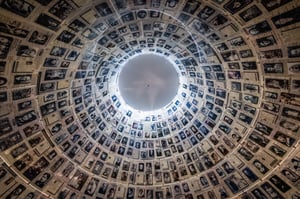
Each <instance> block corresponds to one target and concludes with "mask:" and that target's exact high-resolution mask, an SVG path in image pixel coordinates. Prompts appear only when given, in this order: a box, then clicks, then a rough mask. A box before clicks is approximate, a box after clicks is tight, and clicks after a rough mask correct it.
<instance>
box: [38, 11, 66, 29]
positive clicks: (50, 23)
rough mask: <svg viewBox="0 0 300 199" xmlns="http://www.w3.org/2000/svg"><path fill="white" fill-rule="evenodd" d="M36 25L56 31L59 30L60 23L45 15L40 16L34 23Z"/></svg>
mask: <svg viewBox="0 0 300 199" xmlns="http://www.w3.org/2000/svg"><path fill="white" fill-rule="evenodd" d="M35 22H36V23H37V24H39V25H41V26H44V27H45V28H48V29H50V30H53V31H57V30H58V29H59V25H60V23H61V22H60V21H58V20H56V19H54V18H53V17H50V16H49V15H47V14H44V13H42V14H40V15H39V16H38V18H37V19H36V21H35Z"/></svg>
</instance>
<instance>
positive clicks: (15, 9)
mask: <svg viewBox="0 0 300 199" xmlns="http://www.w3.org/2000/svg"><path fill="white" fill-rule="evenodd" d="M0 6H1V7H2V8H4V9H6V10H9V11H10V12H12V13H14V14H17V15H20V16H22V17H28V16H29V15H30V13H31V12H32V11H33V10H34V8H35V7H34V6H33V5H32V4H30V3H29V2H27V1H25V0H19V1H11V0H4V1H2V3H1V4H0Z"/></svg>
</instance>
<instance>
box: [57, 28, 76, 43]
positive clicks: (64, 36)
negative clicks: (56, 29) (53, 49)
mask: <svg viewBox="0 0 300 199" xmlns="http://www.w3.org/2000/svg"><path fill="white" fill-rule="evenodd" d="M74 37H75V34H73V33H71V32H69V31H66V30H64V31H62V32H61V33H60V35H58V37H57V38H56V40H58V41H61V42H64V43H66V44H68V43H70V42H71V40H72V39H73V38H74Z"/></svg>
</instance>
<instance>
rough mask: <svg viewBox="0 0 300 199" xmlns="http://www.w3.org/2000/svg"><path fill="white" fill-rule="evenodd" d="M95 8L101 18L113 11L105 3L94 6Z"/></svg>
mask: <svg viewBox="0 0 300 199" xmlns="http://www.w3.org/2000/svg"><path fill="white" fill-rule="evenodd" d="M95 8H96V10H97V11H98V13H99V14H100V15H101V16H102V17H105V16H107V15H110V14H112V13H113V11H112V10H111V8H110V7H109V5H108V4H107V3H106V2H104V3H100V4H98V5H96V6H95Z"/></svg>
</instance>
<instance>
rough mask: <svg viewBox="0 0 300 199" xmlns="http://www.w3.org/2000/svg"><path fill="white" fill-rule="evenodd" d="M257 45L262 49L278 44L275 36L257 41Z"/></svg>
mask: <svg viewBox="0 0 300 199" xmlns="http://www.w3.org/2000/svg"><path fill="white" fill-rule="evenodd" d="M256 43H257V45H258V47H260V48H263V47H268V46H272V45H275V44H277V42H276V40H275V38H274V36H273V35H270V36H266V37H262V38H259V39H256Z"/></svg>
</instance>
